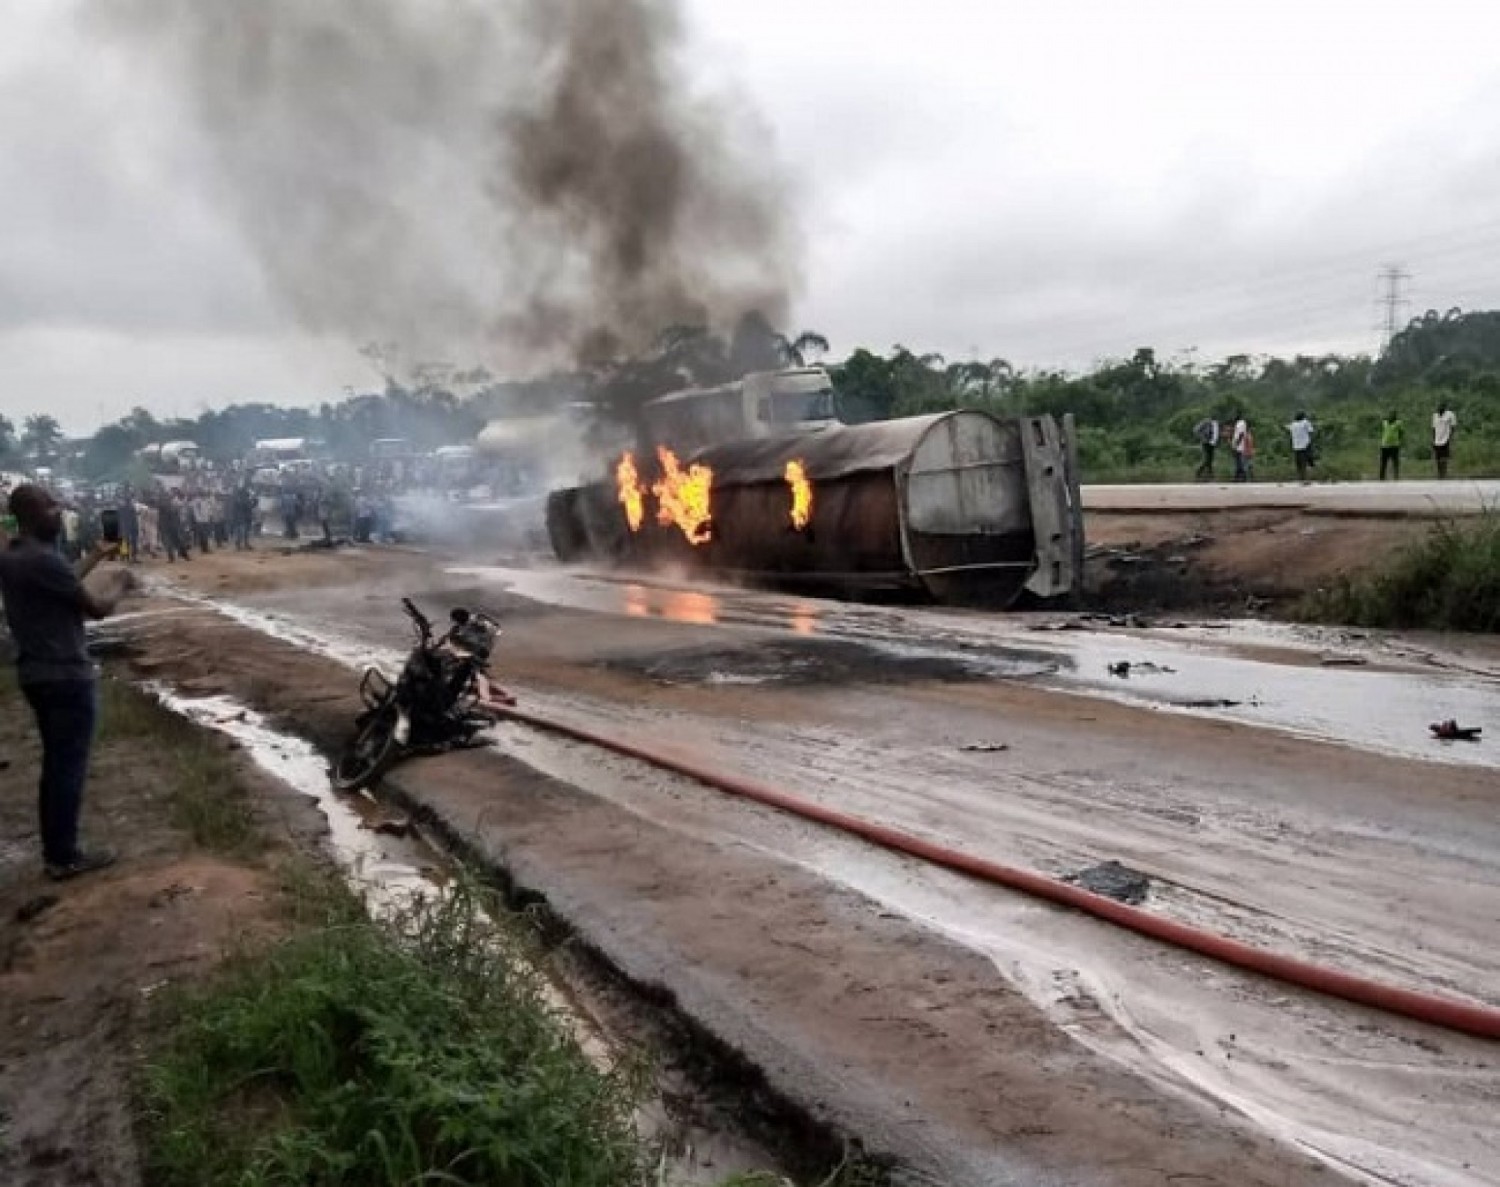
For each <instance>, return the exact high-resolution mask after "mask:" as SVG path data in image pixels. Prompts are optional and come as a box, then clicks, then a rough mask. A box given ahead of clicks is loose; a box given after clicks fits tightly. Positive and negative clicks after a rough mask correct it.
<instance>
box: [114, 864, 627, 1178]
mask: <svg viewBox="0 0 1500 1187" xmlns="http://www.w3.org/2000/svg"><path fill="white" fill-rule="evenodd" d="M473 906H474V903H473V900H472V898H471V896H470V895H469V894H468V893H458V894H456V895H454V896H452V897H451V898H448V899H445V900H443V901H440V902H434V903H428V904H425V905H422V906H420V907H418V908H415V909H414V910H413V912H412V913H411V914H410V915H409V916H408V917H406V918H405V919H403V920H401V921H399V922H398V923H397V924H394V925H383V924H378V923H374V922H371V921H369V920H367V919H365V918H363V917H362V916H359V915H358V914H357V913H354V912H350V911H333V912H331V913H330V914H329V916H328V917H327V918H325V920H324V923H323V926H320V927H317V928H313V929H311V930H307V931H304V932H300V933H298V934H295V935H294V936H293V937H292V938H290V939H287V940H285V941H283V942H281V943H280V944H278V945H277V946H275V947H274V948H272V949H271V950H269V951H263V952H259V953H255V954H247V955H245V956H243V957H239V958H235V959H234V960H232V961H231V962H230V964H229V965H228V966H227V967H226V968H225V970H224V971H223V973H222V975H221V976H220V977H218V978H217V979H216V980H215V981H214V982H213V983H212V984H211V985H209V986H206V987H203V988H200V989H198V990H196V991H189V992H188V993H187V994H186V995H184V996H182V997H179V998H177V999H176V1000H175V1001H173V1002H171V1003H170V1004H169V1005H168V1006H166V1007H165V1009H167V1010H168V1011H169V1012H170V1016H169V1017H167V1018H164V1019H163V1021H164V1022H165V1023H166V1024H167V1029H166V1031H165V1040H164V1042H163V1044H162V1045H161V1046H160V1047H159V1048H158V1049H157V1050H156V1052H155V1054H154V1055H153V1056H152V1057H151V1059H150V1062H149V1065H148V1067H147V1069H146V1074H145V1100H146V1109H145V1120H144V1129H145V1133H146V1136H147V1167H148V1171H149V1178H150V1181H151V1182H153V1183H158V1184H161V1185H162V1187H190V1185H191V1187H217V1185H221V1184H222V1185H225V1187H228V1185H230V1184H234V1185H235V1187H261V1185H266V1187H269V1185H271V1184H285V1185H287V1187H291V1185H293V1184H296V1185H299V1187H301V1185H307V1187H319V1185H328V1187H332V1185H334V1184H369V1185H372V1187H373V1185H379V1184H390V1185H395V1184H412V1183H434V1184H436V1183H443V1184H495V1185H499V1187H532V1185H537V1187H541V1185H556V1187H563V1185H566V1187H595V1185H598V1187H605V1185H606V1184H608V1185H610V1187H620V1185H627V1184H633V1183H645V1182H647V1181H648V1178H647V1174H648V1172H647V1157H646V1151H645V1149H644V1146H643V1144H642V1142H641V1140H640V1138H639V1137H638V1135H637V1133H636V1130H635V1127H634V1123H633V1112H634V1109H635V1106H636V1104H637V1101H638V1099H639V1095H640V1092H641V1090H642V1078H641V1077H640V1076H639V1075H638V1074H637V1073H635V1072H633V1071H631V1070H629V1069H624V1070H618V1071H614V1072H609V1073H602V1072H600V1071H599V1070H597V1069H596V1068H594V1067H593V1066H592V1065H591V1064H590V1063H589V1061H588V1060H587V1058H586V1057H585V1056H584V1055H583V1053H582V1052H581V1051H580V1050H579V1048H578V1047H577V1046H576V1045H575V1044H574V1043H573V1042H572V1041H571V1039H570V1037H569V1036H568V1034H567V1033H566V1030H565V1029H564V1027H563V1026H562V1024H561V1023H560V1022H559V1021H558V1020H557V1018H556V1017H555V1016H554V1015H553V1013H552V1012H551V1011H550V1010H549V1008H548V1007H547V1006H546V1005H545V1004H544V1001H543V999H542V997H541V995H540V992H539V986H538V984H537V982H536V979H535V976H534V974H532V973H531V972H529V971H528V970H529V969H530V967H531V966H530V964H529V963H528V962H526V961H522V960H518V959H515V955H516V954H515V950H514V943H515V942H516V941H514V940H513V939H508V938H507V937H506V936H505V934H504V933H503V932H496V931H495V930H494V929H493V928H490V927H487V926H486V925H484V924H483V923H481V922H479V921H478V920H479V919H480V917H479V916H477V915H476V913H475V912H474V910H473Z"/></svg>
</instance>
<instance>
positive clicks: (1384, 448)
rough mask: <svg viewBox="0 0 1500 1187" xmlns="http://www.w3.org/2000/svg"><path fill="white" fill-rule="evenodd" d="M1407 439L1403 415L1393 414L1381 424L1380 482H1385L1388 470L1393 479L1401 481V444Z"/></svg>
mask: <svg viewBox="0 0 1500 1187" xmlns="http://www.w3.org/2000/svg"><path fill="white" fill-rule="evenodd" d="M1405 437H1406V426H1405V425H1404V424H1402V423H1401V414H1400V413H1399V412H1392V413H1391V414H1390V415H1389V416H1387V417H1386V418H1385V419H1384V420H1383V421H1381V422H1380V481H1381V482H1384V481H1385V473H1386V470H1387V468H1389V469H1390V471H1391V477H1392V478H1394V479H1395V480H1396V481H1397V482H1400V481H1401V443H1402V441H1403V440H1404V439H1405Z"/></svg>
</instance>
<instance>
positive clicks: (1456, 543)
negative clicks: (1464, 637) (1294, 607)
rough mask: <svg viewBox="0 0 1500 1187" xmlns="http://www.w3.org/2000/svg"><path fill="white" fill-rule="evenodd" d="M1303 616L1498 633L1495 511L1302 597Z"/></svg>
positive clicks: (1499, 516)
mask: <svg viewBox="0 0 1500 1187" xmlns="http://www.w3.org/2000/svg"><path fill="white" fill-rule="evenodd" d="M1302 613H1303V616H1304V617H1306V618H1308V619H1311V620H1313V621H1316V622H1329V623H1347V624H1350V625H1353V626H1371V627H1399V628H1408V629H1411V628H1420V629H1429V630H1451V631H1475V632H1486V633H1494V632H1500V512H1490V513H1487V514H1485V515H1482V516H1478V517H1476V518H1474V519H1470V520H1464V521H1450V522H1447V523H1443V524H1440V525H1438V527H1436V528H1435V529H1434V530H1433V531H1432V532H1431V533H1430V534H1429V535H1428V536H1426V537H1424V538H1423V539H1422V540H1420V541H1418V542H1416V543H1414V544H1411V545H1408V546H1407V547H1406V548H1404V549H1402V550H1401V551H1400V552H1398V553H1397V554H1396V555H1395V557H1394V558H1393V559H1392V560H1391V562H1390V563H1389V564H1388V565H1387V566H1386V567H1385V568H1384V569H1382V570H1381V571H1380V572H1377V573H1372V574H1368V575H1364V576H1360V577H1355V578H1344V579H1342V580H1341V581H1340V582H1339V583H1338V584H1337V585H1335V586H1333V587H1332V588H1330V589H1326V590H1319V591H1317V592H1316V593H1314V594H1311V595H1309V597H1308V598H1307V599H1306V600H1305V601H1304V603H1303V606H1302Z"/></svg>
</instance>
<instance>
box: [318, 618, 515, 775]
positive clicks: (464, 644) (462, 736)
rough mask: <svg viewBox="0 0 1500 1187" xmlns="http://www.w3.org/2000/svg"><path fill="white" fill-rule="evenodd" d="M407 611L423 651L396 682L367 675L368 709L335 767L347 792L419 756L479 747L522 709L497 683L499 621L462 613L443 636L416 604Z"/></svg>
mask: <svg viewBox="0 0 1500 1187" xmlns="http://www.w3.org/2000/svg"><path fill="white" fill-rule="evenodd" d="M401 607H402V609H403V610H405V611H406V613H407V616H408V617H409V618H410V619H411V620H412V625H413V627H414V629H415V630H416V633H417V642H416V645H415V646H414V647H413V648H412V650H411V653H410V654H409V655H408V656H407V657H406V662H405V663H404V664H403V665H402V668H401V672H400V675H399V676H397V677H396V679H395V680H392V679H391V678H390V677H389V676H388V675H386V674H385V673H384V672H382V671H381V670H380V669H379V668H377V667H373V666H372V667H369V668H366V669H365V673H364V676H363V677H362V678H361V680H360V683H359V695H360V699H361V700H362V701H363V702H364V705H365V708H364V711H363V712H362V713H361V714H360V715H359V717H358V718H357V719H356V721H355V723H354V736H353V738H351V739H350V740H349V742H348V744H347V745H346V746H345V747H344V748H343V750H342V751H341V752H340V753H339V756H338V760H337V761H336V762H335V763H334V766H333V785H334V787H335V788H337V789H338V790H339V791H358V790H359V789H361V788H364V787H368V786H370V785H371V784H372V783H374V782H376V781H377V780H378V779H379V778H380V777H381V776H382V775H384V774H385V773H386V772H387V771H389V770H390V769H391V768H392V767H393V766H395V765H396V763H398V762H400V761H401V760H402V759H403V758H407V757H409V756H411V755H417V754H440V753H442V752H443V751H446V750H454V749H458V748H460V747H464V746H471V745H473V744H474V743H475V737H476V735H477V734H478V733H479V732H480V731H481V730H483V729H484V728H485V727H486V726H488V725H491V724H492V723H493V722H494V721H495V720H496V718H497V716H498V715H499V710H500V709H502V708H503V707H504V706H506V705H509V704H514V703H515V702H514V700H513V698H511V697H510V696H509V694H507V693H504V692H501V691H499V690H497V689H495V688H494V687H493V686H492V685H491V684H490V682H489V675H488V667H489V660H490V655H491V652H492V651H493V650H494V646H495V640H496V639H497V638H498V637H499V635H500V624H499V623H498V622H497V621H495V619H494V618H493V617H491V616H490V615H488V614H485V613H483V612H480V611H477V610H470V609H467V608H465V607H462V606H459V607H455V608H454V610H453V611H452V613H451V615H450V620H451V623H452V625H451V626H450V627H449V628H448V630H447V631H445V632H444V633H442V634H441V635H438V634H435V633H434V628H433V624H432V622H431V621H429V619H428V618H427V616H426V615H424V614H423V613H422V612H421V610H419V609H418V608H417V606H416V604H415V603H413V602H412V600H411V599H410V598H402V599H401Z"/></svg>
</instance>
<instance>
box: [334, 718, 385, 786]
mask: <svg viewBox="0 0 1500 1187" xmlns="http://www.w3.org/2000/svg"><path fill="white" fill-rule="evenodd" d="M397 719H398V714H397V712H396V702H395V701H394V700H387V701H386V703H385V704H383V705H381V706H380V707H379V708H376V709H372V710H371V711H370V713H369V715H368V716H367V717H366V718H365V721H364V723H363V724H362V725H361V726H360V727H359V732H358V733H356V734H355V735H354V738H353V739H352V740H351V741H350V743H349V744H348V745H347V746H345V747H344V749H343V751H342V752H341V753H340V754H339V757H338V761H337V762H336V763H334V764H333V786H334V788H335V789H336V790H338V791H359V790H361V789H362V788H365V787H368V786H369V785H370V784H372V783H374V782H375V781H376V780H377V779H379V778H380V776H381V775H383V774H385V772H386V771H387V770H389V769H390V768H391V767H392V766H393V765H394V764H395V762H396V759H397V758H398V757H400V751H401V747H400V746H399V745H398V744H397V742H396V722H397Z"/></svg>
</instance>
